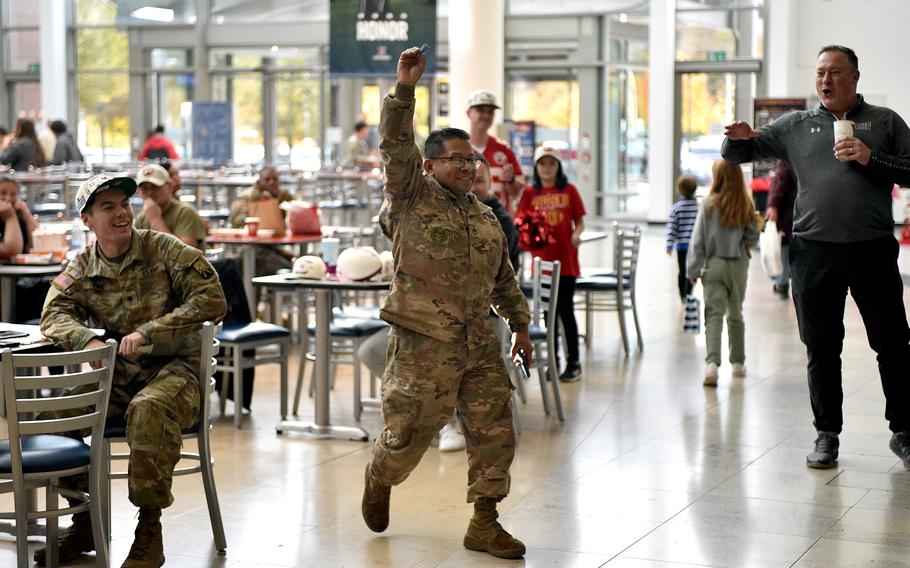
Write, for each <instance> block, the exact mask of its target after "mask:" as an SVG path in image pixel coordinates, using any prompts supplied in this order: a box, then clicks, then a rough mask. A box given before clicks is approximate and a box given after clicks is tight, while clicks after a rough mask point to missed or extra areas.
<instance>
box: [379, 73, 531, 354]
mask: <svg viewBox="0 0 910 568" xmlns="http://www.w3.org/2000/svg"><path fill="white" fill-rule="evenodd" d="M413 93H414V90H413V88H412V87H411V88H409V87H407V86H403V85H400V84H399V85H398V86H397V88H396V96H391V95H390V96H387V97H386V98H385V100H384V101H383V104H382V117H381V120H380V124H379V132H380V138H381V142H380V145H379V148H380V151H381V155H382V161H383V163H384V164H385V173H386V185H385V189H384V192H385V199H386V201H387V213H388V217H387V228H388V230H389V232H390V233H391V235H392V252H393V254H394V257H395V275H394V277H393V280H392V290H391V293H390V294H389V297H388V298H387V299H386V303H385V307H384V308H383V309H382V312H381V313H382V319H384V320H386V321H387V322H389V323H392V324H394V325H400V326H402V327H405V328H407V329H410V330H413V331H416V332H417V333H421V334H423V335H427V336H430V337H433V338H435V339H438V340H440V341H449V342H451V341H467V344H468V347H469V348H471V347H476V346H479V345H482V344H484V343H487V342H489V341H490V339H491V338H495V337H496V333H495V331H494V330H493V326H492V324H491V320H490V306H492V307H493V308H494V309H495V310H496V313H498V314H499V315H500V316H502V317H503V318H504V319H505V320H506V321H507V322H508V323H509V328H510V329H511V330H512V331H524V330H526V329H527V327H528V323H529V321H530V318H529V315H528V306H527V302H526V300H525V297H524V295H523V294H522V293H521V290H520V289H519V288H518V284H517V282H516V280H515V272H514V270H513V269H512V264H511V263H510V262H509V247H508V244H507V242H506V237H505V235H504V234H503V232H502V227H500V225H499V221H498V220H497V219H496V216H495V215H494V214H493V211H492V210H491V209H490V208H489V207H487V206H486V205H483V204H482V203H480V202H479V201H478V200H477V198H475V197H474V195H473V194H471V193H470V192H469V193H467V194H466V195H464V196H457V195H456V194H454V193H452V192H450V191H449V190H447V189H445V188H443V187H442V186H441V185H440V184H439V183H438V182H437V181H436V180H435V179H433V178H432V177H429V176H425V175H424V174H423V169H422V162H423V159H422V158H421V155H420V151H419V150H418V148H417V146H416V144H415V143H414V132H413V126H412V125H413V122H412V120H411V119H412V116H413V114H414V95H413Z"/></svg>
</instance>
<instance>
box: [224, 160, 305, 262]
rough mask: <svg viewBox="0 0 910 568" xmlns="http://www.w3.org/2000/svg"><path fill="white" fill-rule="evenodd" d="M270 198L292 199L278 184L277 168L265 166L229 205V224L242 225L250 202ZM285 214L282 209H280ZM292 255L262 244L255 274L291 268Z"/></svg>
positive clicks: (247, 213)
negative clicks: (251, 184)
mask: <svg viewBox="0 0 910 568" xmlns="http://www.w3.org/2000/svg"><path fill="white" fill-rule="evenodd" d="M266 199H272V200H274V201H276V202H277V203H279V204H280V203H284V202H285V201H292V200H293V199H294V197H293V196H292V195H291V194H290V192H288V191H287V190H286V189H281V186H280V185H279V184H278V170H276V169H275V168H274V167H272V166H266V167H264V168H262V170H260V172H259V179H258V180H257V181H256V183H255V184H253V187H251V188H250V189H249V190H248V191H247V192H246V193H244V194H243V195H241V196H240V198H239V199H237V201H235V202H234V205H233V206H232V207H231V217H230V224H231V226H232V227H242V226H243V222H244V219H246V218H247V217H249V216H250V204H252V203H256V202H258V201H262V200H266ZM281 213H282V215H284V214H285V212H284V210H282V211H281ZM292 258H293V256H292V255H291V254H290V253H288V252H287V251H286V250H284V249H283V248H281V247H279V246H273V245H262V246H260V247H259V248H258V249H257V252H256V276H268V275H269V274H275V273H276V272H278V271H279V270H280V269H282V268H286V269H288V270H290V269H291V266H292V263H291V259H292Z"/></svg>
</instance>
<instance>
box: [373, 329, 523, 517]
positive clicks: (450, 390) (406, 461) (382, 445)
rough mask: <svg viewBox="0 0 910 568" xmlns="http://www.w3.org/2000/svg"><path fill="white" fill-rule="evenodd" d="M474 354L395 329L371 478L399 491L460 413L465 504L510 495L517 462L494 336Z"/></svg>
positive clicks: (508, 392)
mask: <svg viewBox="0 0 910 568" xmlns="http://www.w3.org/2000/svg"><path fill="white" fill-rule="evenodd" d="M492 339H493V340H492V341H490V342H489V343H486V344H484V345H482V346H480V347H479V348H477V349H469V348H468V347H467V345H466V344H465V343H460V342H459V343H454V344H453V343H446V342H443V341H439V340H437V339H433V338H431V337H427V336H425V335H421V334H419V333H416V332H413V331H410V330H408V329H404V328H402V327H399V326H393V327H392V330H391V332H390V333H389V351H388V365H387V366H386V371H385V374H384V376H383V377H382V417H383V420H384V422H385V429H384V430H383V431H382V433H381V434H380V435H379V437H378V438H377V439H376V443H375V444H374V446H373V456H372V462H371V468H372V473H373V475H374V476H375V478H376V479H377V480H378V481H379V482H380V483H383V484H385V485H398V484H399V483H401V482H402V481H404V480H405V479H406V478H407V477H408V475H409V474H410V473H411V471H413V470H414V468H415V467H417V463H418V462H419V461H420V458H421V457H423V454H424V452H426V449H427V447H428V446H429V445H430V441H431V440H432V439H433V437H434V436H435V435H436V433H437V432H438V431H439V429H440V428H441V427H442V426H443V425H445V423H446V422H448V421H449V419H450V418H451V417H452V411H453V410H454V409H455V407H456V406H457V407H458V411H459V413H460V414H461V416H462V419H463V425H464V434H465V441H466V442H467V451H468V502H469V503H470V502H473V501H475V500H476V499H477V498H478V497H494V498H496V499H502V498H504V497H505V496H506V495H508V493H509V482H510V476H509V467H510V466H511V464H512V459H513V458H514V456H515V431H514V429H513V425H512V388H511V384H510V383H509V378H508V375H507V374H506V370H505V367H504V365H503V362H502V357H501V356H500V346H499V341H498V340H497V339H496V338H495V337H494V338H492Z"/></svg>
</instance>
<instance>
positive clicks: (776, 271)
mask: <svg viewBox="0 0 910 568" xmlns="http://www.w3.org/2000/svg"><path fill="white" fill-rule="evenodd" d="M758 246H759V247H760V248H761V264H762V266H763V267H764V268H765V274H767V275H768V278H777V277H778V276H780V275H781V274H782V273H783V272H784V265H783V264H782V262H781V259H780V232H779V231H778V230H777V223H775V222H774V221H770V220H769V221H768V222H767V223H766V224H765V230H764V231H762V234H761V236H760V237H759V238H758Z"/></svg>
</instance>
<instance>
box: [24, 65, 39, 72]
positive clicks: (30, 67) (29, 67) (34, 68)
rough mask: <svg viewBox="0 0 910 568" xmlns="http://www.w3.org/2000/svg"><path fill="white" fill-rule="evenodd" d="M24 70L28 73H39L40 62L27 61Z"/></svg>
mask: <svg viewBox="0 0 910 568" xmlns="http://www.w3.org/2000/svg"><path fill="white" fill-rule="evenodd" d="M25 70H26V71H27V72H29V73H41V64H40V63H29V64H28V65H27V66H26V68H25Z"/></svg>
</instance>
